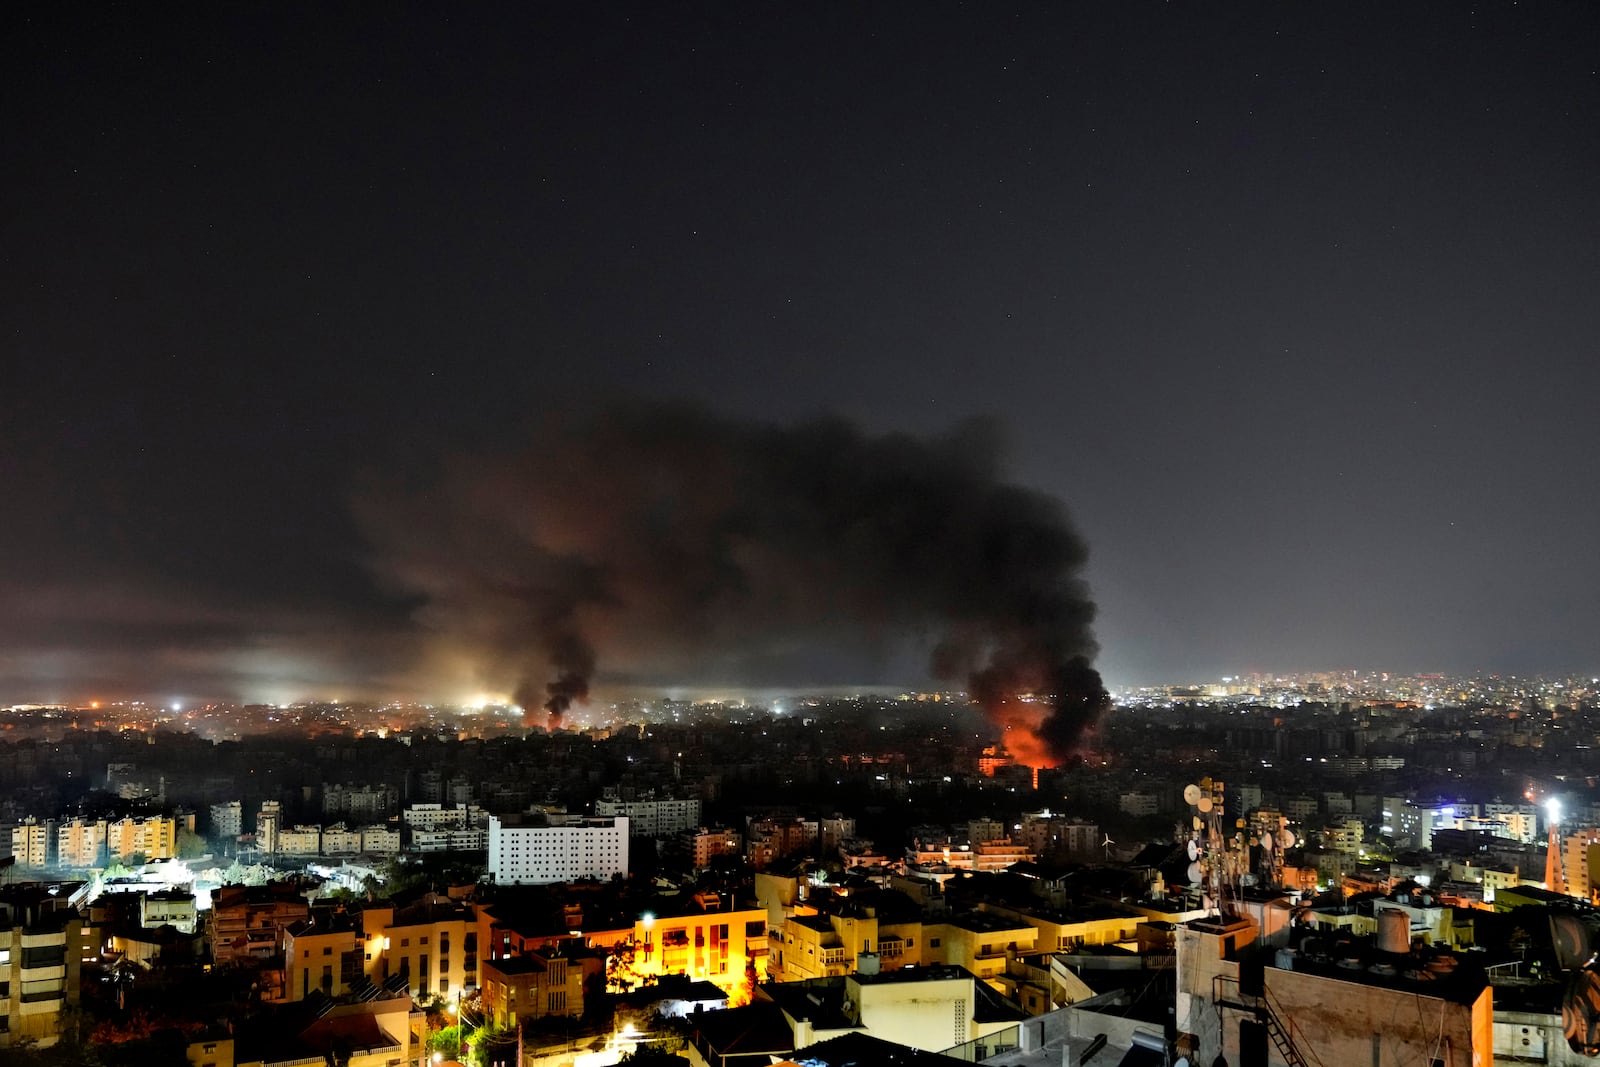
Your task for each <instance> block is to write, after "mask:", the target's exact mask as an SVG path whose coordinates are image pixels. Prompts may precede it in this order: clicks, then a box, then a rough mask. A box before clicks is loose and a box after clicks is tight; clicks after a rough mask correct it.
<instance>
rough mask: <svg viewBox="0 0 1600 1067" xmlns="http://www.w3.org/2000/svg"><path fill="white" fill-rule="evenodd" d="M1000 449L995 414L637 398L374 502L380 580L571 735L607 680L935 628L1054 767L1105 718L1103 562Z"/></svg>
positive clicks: (370, 506)
mask: <svg viewBox="0 0 1600 1067" xmlns="http://www.w3.org/2000/svg"><path fill="white" fill-rule="evenodd" d="M999 454H1000V449H999V445H998V435H997V433H996V432H995V429H994V427H993V426H992V424H989V423H984V422H977V423H968V424H964V425H962V426H960V427H958V428H957V429H955V430H953V431H951V432H950V433H947V434H944V435H942V436H936V437H929V438H919V437H913V436H908V435H904V434H872V433H868V432H866V431H864V430H862V429H861V428H860V427H858V426H855V425H853V424H851V423H849V422H846V421H843V420H840V419H823V420H817V421H812V422H805V423H800V424H796V425H787V426H780V425H769V424H763V423H756V422H746V421H737V420H733V419H728V418H723V417H718V416H715V415H712V414H709V413H706V412H704V411H701V410H698V409H693V408H684V407H662V406H631V407H626V408H623V409H620V410H613V411H610V412H607V413H605V414H604V415H599V416H592V417H586V418H583V419H573V420H569V421H567V422H566V423H565V424H563V425H560V426H550V427H546V428H544V429H542V430H540V431H539V432H536V433H535V434H534V435H533V438H532V440H531V442H530V445H529V447H528V448H527V449H526V450H525V451H523V452H522V453H520V454H518V455H515V456H490V457H477V458H473V459H463V460H459V461H456V462H454V463H452V464H450V465H449V466H448V468H447V469H446V470H445V471H444V472H443V473H442V474H441V475H440V476H439V477H438V478H437V479H436V480H433V481H432V482H431V484H426V485H420V486H412V487H409V488H396V487H392V486H391V487H389V488H386V489H381V490H374V491H372V492H370V493H368V494H365V495H364V496H363V498H362V501H361V504H360V506H359V508H358V512H359V514H360V515H361V517H362V519H363V524H364V526H365V527H366V529H367V531H368V534H369V537H370V538H371V539H372V541H373V543H374V546H375V552H374V555H373V559H372V563H373V566H374V568H375V570H376V571H377V573H378V574H379V575H380V576H381V577H382V578H384V579H385V581H386V582H387V583H388V584H391V585H393V586H395V587H397V588H398V589H400V590H402V591H405V592H407V593H409V594H411V595H415V596H417V597H419V599H420V604H421V607H420V609H419V617H420V618H421V619H422V620H423V621H424V622H425V623H426V624H427V626H428V627H429V628H430V629H432V630H434V631H437V632H438V633H439V634H440V635H442V636H446V637H448V638H449V639H451V640H452V641H454V642H455V643H457V644H458V645H459V646H460V647H462V648H464V649H465V650H467V652H468V654H469V655H470V656H471V657H473V658H474V659H475V660H476V661H477V662H478V664H479V665H480V667H481V669H482V672H483V676H484V677H485V678H486V679H497V680H508V681H510V683H511V684H512V685H513V686H514V687H515V692H516V695H517V699H518V702H519V703H520V704H521V705H522V706H523V707H524V708H529V709H532V708H535V707H541V706H542V707H543V708H544V709H545V710H546V711H548V712H549V713H550V715H551V717H552V720H555V721H559V718H560V716H561V714H562V713H563V712H565V711H566V710H567V709H568V707H569V706H570V705H571V704H572V703H574V702H576V701H582V700H584V699H585V698H586V697H587V695H588V691H589V686H590V683H591V681H592V680H593V678H594V676H595V672H596V670H597V669H601V670H605V671H615V672H624V673H625V672H627V671H628V670H630V669H634V668H636V667H637V665H638V664H640V663H649V664H652V665H653V666H654V667H655V668H656V669H658V670H660V669H665V670H668V671H670V670H671V669H672V666H673V665H674V664H688V663H691V662H694V661H696V660H697V659H703V658H706V657H714V656H717V655H720V650H723V649H726V648H729V647H738V648H740V649H742V650H743V651H745V652H747V653H749V654H751V655H753V656H760V655H762V654H765V653H769V652H774V651H777V650H781V649H784V648H790V647H794V646H795V645H797V644H804V643H806V642H811V641H818V642H834V643H837V642H840V641H845V642H854V643H857V644H861V645H867V646H872V645H876V644H879V643H883V642H886V641H892V640H894V639H895V638H896V637H897V636H904V635H917V636H919V637H922V638H924V639H926V640H927V641H928V642H930V643H931V644H932V646H933V652H932V662H931V664H930V667H929V670H930V673H931V674H932V675H933V676H934V677H936V678H939V679H941V680H943V681H946V682H954V683H957V684H965V685H966V686H967V687H968V688H969V690H970V691H971V693H972V695H973V696H974V697H975V699H977V700H978V701H979V702H980V703H981V704H982V705H983V706H984V707H985V708H986V709H987V710H988V711H989V712H990V713H991V715H992V716H994V717H995V718H996V720H997V721H1000V722H1002V723H1004V724H1006V725H1008V726H1011V727H1014V728H1016V729H1017V730H1018V734H1017V735H1016V736H1015V737H1014V741H1015V744H1014V745H1013V752H1014V754H1021V753H1019V752H1018V749H1026V748H1027V747H1028V744H1029V737H1031V736H1032V735H1034V734H1036V735H1037V737H1038V739H1039V741H1042V743H1043V746H1044V748H1043V750H1042V751H1041V750H1039V748H1038V746H1037V745H1035V746H1034V752H1033V753H1032V755H1033V757H1034V758H1035V760H1036V761H1043V760H1044V759H1045V758H1048V759H1049V760H1051V761H1052V762H1054V761H1059V760H1061V759H1063V758H1065V757H1066V756H1067V755H1068V754H1070V752H1071V751H1072V750H1073V748H1074V745H1075V744H1076V743H1077V742H1078V740H1079V738H1080V736H1081V734H1082V731H1083V730H1084V729H1085V727H1086V726H1088V725H1089V724H1091V723H1092V722H1093V721H1094V719H1095V718H1096V716H1097V715H1098V714H1099V713H1100V711H1101V710H1102V709H1103V708H1104V706H1105V704H1106V694H1105V691H1104V688H1103V687H1102V685H1101V682H1100V678H1099V675H1098V674H1096V673H1095V671H1094V669H1093V668H1092V666H1091V665H1090V661H1091V658H1092V656H1093V654H1094V651H1095V644H1094V639H1093V635H1092V631H1091V622H1092V620H1093V616H1094V606H1093V603H1092V602H1091V600H1090V598H1089V595H1088V590H1087V587H1086V585H1085V583H1084V581H1083V580H1082V578H1081V576H1080V574H1081V571H1082V568H1083V565H1084V562H1085V559H1086V552H1087V549H1086V546H1085V544H1084V542H1083V540H1082V538H1080V537H1079V536H1078V534H1077V533H1076V532H1075V530H1074V529H1073V526H1072V524H1071V522H1070V521H1069V519H1068V517H1067V515H1066V512H1065V510H1064V509H1063V507H1062V506H1061V504H1060V503H1059V502H1058V501H1057V500H1055V499H1053V498H1051V497H1049V496H1047V495H1045V494H1042V493H1039V492H1037V491H1034V490H1031V489H1027V488H1023V487H1021V486H1017V485H1013V484H1008V483H1007V482H1006V481H1004V480H1003V478H1002V475H1001V470H1000V462H999ZM666 680H668V679H661V678H658V679H656V681H658V682H661V681H666ZM788 681H789V682H790V684H795V685H802V684H809V683H813V682H816V681H817V679H814V678H793V679H789V680H788ZM1019 693H1035V694H1045V695H1047V696H1048V697H1049V703H1048V705H1045V704H1020V703H1018V702H1017V700H1016V697H1017V695H1018V694H1019ZM1022 735H1029V736H1028V737H1024V736H1022ZM1012 741H1013V738H1011V737H1008V743H1012Z"/></svg>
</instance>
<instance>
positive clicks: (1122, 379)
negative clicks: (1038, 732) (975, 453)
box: [0, 3, 1600, 700]
mask: <svg viewBox="0 0 1600 1067" xmlns="http://www.w3.org/2000/svg"><path fill="white" fill-rule="evenodd" d="M62 7H63V8H65V9H64V10H58V9H57V8H56V6H55V5H12V6H11V7H9V8H8V9H7V10H6V11H5V13H4V15H3V16H0V19H3V24H0V92H3V97H0V106H3V114H4V135H3V137H0V183H3V184H0V192H3V195H0V293H4V297H3V298H0V346H3V347H0V700H28V699H46V700H49V699H89V698H91V697H98V698H102V699H110V698H116V697H125V696H143V697H147V698H156V699H168V698H171V699H182V700H198V699H211V698H215V699H255V700H260V699H266V700H286V699H293V698H297V697H303V696H311V695H318V696H324V697H332V696H344V697H347V698H352V697H356V696H380V695H381V696H391V695H392V696H414V697H419V698H426V699H445V700H450V699H458V698H459V697H461V696H462V695H463V693H464V692H465V691H466V690H467V689H468V688H469V687H471V686H472V685H474V684H476V683H475V680H474V679H473V677H472V674H473V671H474V670H476V669H478V668H476V667H474V666H473V664H471V663H470V662H461V663H455V664H454V665H441V663H440V660H439V656H440V653H439V652H438V650H437V648H436V643H437V639H438V638H439V637H440V632H439V631H440V627H441V625H443V624H442V623H441V622H440V619H439V617H438V615H437V613H433V612H430V604H429V602H428V601H427V596H426V591H425V590H422V589H419V587H418V585H417V583H411V584H408V583H407V581H405V580H398V581H397V580H395V574H394V572H393V570H392V569H386V565H385V564H384V563H383V562H382V561H381V557H383V555H384V553H385V552H386V551H388V550H390V549H391V548H392V542H393V541H394V531H393V529H392V528H383V523H384V522H385V517H387V516H392V515H393V514H395V513H393V512H385V511H383V510H382V509H378V515H379V516H380V517H379V518H378V519H377V520H376V521H377V524H378V525H379V527H380V528H379V529H377V530H375V529H374V521H375V520H374V518H373V511H372V510H371V509H364V507H363V504H362V502H363V501H369V500H371V499H373V497H374V494H376V495H378V496H382V495H383V494H386V493H387V494H391V495H392V494H395V493H401V495H404V496H405V498H406V499H407V501H408V507H409V508H411V509H412V510H413V511H414V510H416V509H417V507H418V506H419V502H420V503H421V504H423V505H425V504H426V503H427V502H428V501H430V500H433V501H436V502H437V508H438V510H440V511H443V510H446V509H449V508H451V507H452V506H453V502H454V501H455V500H456V499H457V497H458V495H459V492H460V485H461V480H462V479H463V478H465V479H467V480H468V481H470V480H471V479H472V478H473V477H475V476H476V474H477V472H481V471H483V470H485V469H488V470H499V469H500V467H499V465H500V464H502V463H511V462H512V461H511V460H509V459H506V458H505V457H512V456H516V457H521V458H519V459H518V460H516V461H515V462H516V463H523V462H526V461H527V458H528V455H529V450H534V451H537V450H538V449H539V448H540V447H541V446H540V444H539V442H541V441H546V442H548V441H550V440H552V438H551V437H550V436H549V435H550V434H552V433H556V434H557V435H558V438H559V434H560V433H561V432H562V430H561V428H562V427H566V426H571V425H577V424H581V425H586V426H591V427H592V426H594V425H601V426H604V425H606V424H607V420H608V419H610V418H611V415H610V413H611V412H613V411H615V410H617V409H618V407H619V406H622V407H627V406H629V405H633V406H635V409H637V406H639V405H644V406H645V407H647V408H648V406H649V405H652V404H659V403H661V402H669V403H672V404H675V405H678V404H681V405H685V406H686V407H685V408H684V410H687V411H690V412H692V413H694V414H692V415H690V416H689V417H690V418H692V419H699V420H702V421H707V420H709V421H715V420H725V421H724V422H720V423H717V424H718V425H724V426H734V427H742V428H743V429H739V430H737V431H730V432H729V434H728V436H729V437H730V438H735V439H738V440H745V439H747V437H748V434H747V433H746V430H752V431H757V430H759V428H760V425H768V426H772V427H780V428H781V427H793V426H795V425H796V424H801V425H811V423H810V420H814V419H817V418H819V417H822V416H825V415H834V416H839V417H841V418H843V419H845V420H849V423H850V424H851V426H852V427H853V432H859V433H860V434H862V435H864V437H865V439H866V440H867V441H868V445H869V450H870V447H876V446H872V445H871V442H872V441H875V440H901V439H899V438H891V437H886V436H884V435H892V434H896V433H905V434H910V435H914V436H915V437H916V438H917V439H919V440H920V439H927V440H929V441H934V442H938V441H945V442H948V441H950V440H954V439H960V436H961V435H962V434H963V433H966V432H968V431H967V430H964V429H963V427H968V426H970V423H969V420H972V419H975V418H976V419H981V420H987V421H985V422H983V423H982V424H981V425H982V426H983V427H984V430H983V431H982V433H983V435H984V436H983V439H984V440H985V441H988V440H990V439H991V438H990V436H989V435H991V434H995V435H998V437H999V439H1000V440H1002V441H1003V445H1002V446H1001V451H1000V455H1001V456H1002V459H1001V460H1000V467H999V469H998V473H997V474H996V478H997V479H998V481H999V482H1000V483H1001V484H1004V485H1013V486H1015V487H1023V488H1025V489H1032V490H1038V491H1040V492H1042V493H1045V494H1049V495H1050V496H1053V497H1055V498H1059V500H1060V501H1062V502H1063V503H1064V505H1065V507H1066V509H1067V511H1068V512H1069V513H1070V521H1071V523H1072V524H1074V525H1075V527H1076V530H1077V532H1078V533H1080V534H1081V535H1082V538H1083V539H1084V541H1086V542H1087V544H1088V551H1089V562H1088V564H1087V569H1086V570H1085V571H1084V572H1083V577H1084V578H1086V580H1087V582H1088V585H1089V588H1090V590H1091V591H1092V594H1093V597H1094V599H1095V601H1096V602H1097V603H1098V607H1099V611H1098V617H1097V619H1096V621H1095V624H1094V628H1095V632H1096V634H1097V637H1098V640H1099V644H1100V654H1099V658H1098V663H1099V665H1100V667H1101V669H1102V670H1103V672H1104V673H1105V675H1106V677H1107V681H1108V682H1109V683H1110V684H1112V685H1113V686H1123V685H1128V684H1132V683H1137V682H1163V681H1172V682H1177V681H1185V680H1190V679H1201V678H1208V677H1216V676H1220V675H1223V674H1230V673H1235V672H1239V671H1248V670H1278V671H1290V670H1317V669H1337V668H1346V667H1354V668H1370V669H1382V670H1391V671H1398V672H1410V671H1441V670H1442V671H1475V670H1482V671H1486V672H1487V671H1501V672H1535V671H1544V672H1564V671H1583V672H1587V671H1591V670H1600V647H1597V640H1596V638H1597V631H1600V617H1597V608H1600V550H1597V547H1596V541H1597V537H1596V533H1597V530H1600V503H1597V499H1596V490H1595V487H1596V485H1597V482H1600V477H1597V476H1600V470H1597V468H1600V444H1597V441H1596V429H1595V419H1594V415H1593V409H1594V407H1595V403H1596V387H1597V386H1600V359H1597V356H1600V351H1597V343H1596V338H1597V337H1600V196H1597V195H1596V194H1597V188H1600V186H1597V183H1600V7H1597V6H1596V5H1593V4H1590V3H1567V4H1563V3H1523V4H1510V3H1481V4H1477V5H1468V4H1464V3H1441V4H1403V5H1395V4H1390V3H1374V4H1324V5H1284V4H1265V5H1260V6H1259V7H1256V6H1249V5H1237V4H1202V3H1162V4H1153V3H1152V4H1143V3H1107V4H1099V5H1070V6H1069V5H1056V4H1049V5H1026V6H1020V5H1004V4H974V5H968V6H964V7H962V6H949V5H937V4H935V5H921V4H917V5H873V6H872V7H871V9H870V10H862V9H860V8H859V7H858V6H856V5H850V6H846V5H819V6H809V5H766V4H737V5H736V4H725V5H682V4H664V5H663V4H655V5H643V6H640V7H638V8H630V7H625V6H619V5H587V4H574V5H557V6H539V5H532V4H508V5H504V6H503V7H500V8H496V7H490V6H484V5H479V6H465V10H462V9H461V7H462V6H455V5H452V6H449V7H445V6H441V7H439V8H436V9H432V10H429V9H425V8H421V7H406V6H404V5H367V6H364V7H362V8H360V9H359V10H356V11H345V12H343V13H329V12H326V11H321V10H307V11H302V12H300V13H298V14H296V13H293V12H287V11H285V10H280V9H278V8H276V7H273V6H259V7H250V6H246V5H215V6H209V7H199V6H197V7H193V8H189V9H178V8H175V7H172V6H169V5H126V6H122V7H119V8H116V9H113V10H112V11H110V12H107V11H104V10H100V9H98V8H97V7H91V6H84V7H76V8H66V6H65V5H63V6H62ZM774 432H777V431H774ZM950 435H955V436H954V437H951V436H950ZM929 447H930V448H934V449H935V451H936V450H937V447H943V446H942V445H940V446H935V445H929ZM463 472H465V473H463ZM397 484H400V485H403V486H404V487H405V488H404V490H403V492H402V491H401V490H397V489H395V488H394V487H395V486H396V485H397ZM374 487H382V488H374ZM512 491H515V490H512ZM592 492H593V499H594V500H596V501H601V500H605V499H608V489H607V487H606V486H605V485H604V484H600V483H597V484H595V485H594V486H593V489H592ZM1030 499H1032V498H1030ZM402 510H403V509H402ZM423 510H424V511H426V510H427V509H426V508H425V507H424V508H423ZM391 521H398V520H391ZM423 521H425V522H436V521H437V516H435V517H434V518H430V519H427V520H423ZM401 539H402V540H403V537H402V538H401ZM623 610H625V609H623ZM885 618H887V620H888V624H889V625H891V626H892V625H897V621H896V618H895V617H894V616H893V613H892V612H891V613H889V614H888V615H887V616H885ZM853 625H854V620H852V621H851V625H846V626H845V627H844V628H843V629H844V631H845V637H844V638H838V635H837V634H835V638H836V639H835V640H833V642H832V644H831V645H830V640H829V636H828V633H827V632H825V631H827V630H828V629H829V628H827V627H823V628H822V630H823V631H824V632H819V633H816V634H815V636H816V641H815V643H812V642H809V641H802V640H799V637H800V636H803V635H805V634H809V633H811V632H812V631H813V630H816V629H817V628H816V627H815V620H814V619H808V620H806V626H805V627H797V628H795V629H794V630H793V631H789V632H785V633H784V634H782V635H780V636H779V637H776V638H773V637H772V636H771V635H765V637H766V638H771V640H770V641H769V642H768V643H767V644H765V645H763V646H762V647H760V648H752V649H749V650H747V651H748V655H745V654H743V653H741V652H740V651H739V650H737V649H734V650H731V651H730V649H729V648H728V647H727V646H728V645H730V644H737V642H738V640H739V635H738V634H737V633H733V634H728V633H720V632H719V633H708V634H707V641H708V643H706V644H704V645H703V646H702V647H701V648H699V650H698V651H697V652H691V653H686V654H683V655H679V656H677V657H676V658H668V659H667V660H665V661H660V660H657V659H652V657H651V655H650V650H649V649H648V648H642V647H641V646H642V644H647V642H641V641H638V640H635V641H634V642H633V643H632V645H631V646H630V648H629V650H628V651H627V652H626V654H623V655H622V657H621V658H620V659H619V658H618V655H617V654H615V653H613V652H612V651H611V650H608V648H607V646H606V645H605V643H604V640H603V635H602V637H601V640H600V642H599V644H598V651H599V660H600V664H599V672H600V673H599V679H600V681H601V682H602V683H604V681H605V680H606V679H607V678H611V679H613V680H618V681H619V682H620V680H627V681H628V682H631V683H640V684H657V683H659V684H663V685H668V684H680V683H684V682H685V681H686V680H687V682H692V683H695V684H701V683H703V684H707V685H710V684H723V683H727V684H734V683H739V682H748V683H749V684H762V685H771V684H779V683H788V684H792V685H793V686H795V687H804V686H806V685H812V684H815V685H822V684H848V683H863V682H886V683H894V684H900V683H904V684H914V683H917V682H919V681H921V680H924V678H923V675H922V674H921V673H920V672H921V666H920V662H921V661H919V660H916V659H914V658H911V657H906V656H902V655H900V654H899V653H898V652H897V651H896V647H897V643H898V642H899V638H898V637H897V636H896V635H895V634H889V635H888V636H885V635H883V634H882V633H881V632H878V633H877V634H876V637H877V640H875V641H869V642H866V644H867V645H871V646H873V647H871V648H869V649H868V650H867V651H866V652H863V651H862V648H861V647H857V643H855V642H853V641H852V640H851V639H849V637H848V634H849V632H850V630H851V626H853ZM863 625H867V624H863ZM882 625H884V619H878V620H875V621H873V622H872V623H871V624H870V625H867V628H868V629H875V628H881V626H882ZM780 629H781V628H780ZM445 636H449V635H445ZM682 636H683V635H681V634H680V635H676V637H675V643H677V644H680V645H681V644H688V645H691V646H692V645H693V644H694V642H693V640H689V641H687V642H685V641H683V640H681V639H682ZM689 637H690V638H691V639H692V638H693V637H694V635H693V634H690V635H689ZM712 639H714V642H715V643H714V644H713V643H709V642H711V641H712ZM917 639H918V637H917V635H912V636H911V637H910V638H908V639H907V640H908V641H909V642H910V643H911V644H915V643H916V640H917ZM458 651H459V650H458ZM608 653H610V654H609V655H608ZM630 656H632V657H634V658H633V659H630V658H629V657H630ZM467 659H468V660H470V656H468V657H467ZM696 663H698V664H700V665H701V668H702V669H699V670H693V669H688V666H689V665H691V664H696ZM706 663H716V664H721V665H722V666H721V667H720V668H718V669H711V668H705V667H704V664H706ZM752 664H755V665H759V667H756V666H751V665H752ZM719 671H720V673H719ZM482 681H483V683H484V684H486V685H494V684H499V683H500V681H501V679H499V678H497V677H495V678H491V677H487V676H486V677H484V678H483V679H482Z"/></svg>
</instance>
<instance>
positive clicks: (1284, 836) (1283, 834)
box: [1278, 830, 1294, 848]
mask: <svg viewBox="0 0 1600 1067" xmlns="http://www.w3.org/2000/svg"><path fill="white" fill-rule="evenodd" d="M1278 844H1279V845H1281V846H1282V847H1284V848H1293V847H1294V831H1293V830H1279V831H1278Z"/></svg>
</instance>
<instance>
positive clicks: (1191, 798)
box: [1183, 783, 1200, 804]
mask: <svg viewBox="0 0 1600 1067" xmlns="http://www.w3.org/2000/svg"><path fill="white" fill-rule="evenodd" d="M1183 802H1184V803H1185V804H1198V803H1200V787H1199V786H1197V785H1194V784H1192V783H1191V784H1189V785H1186V786H1184V787H1183Z"/></svg>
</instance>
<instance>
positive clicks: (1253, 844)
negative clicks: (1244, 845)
mask: <svg viewBox="0 0 1600 1067" xmlns="http://www.w3.org/2000/svg"><path fill="white" fill-rule="evenodd" d="M1259 844H1261V842H1260V841H1257V840H1256V835H1255V834H1251V835H1250V847H1251V848H1255V847H1256V846H1257V845H1259Z"/></svg>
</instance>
